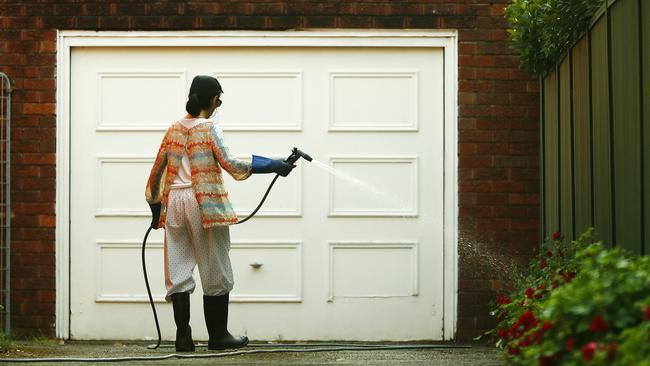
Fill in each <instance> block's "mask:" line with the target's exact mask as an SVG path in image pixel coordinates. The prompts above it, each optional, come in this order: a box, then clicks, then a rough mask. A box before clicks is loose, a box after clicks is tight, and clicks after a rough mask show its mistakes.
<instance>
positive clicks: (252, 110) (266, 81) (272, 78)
mask: <svg viewBox="0 0 650 366" xmlns="http://www.w3.org/2000/svg"><path fill="white" fill-rule="evenodd" d="M214 76H215V77H217V79H218V80H219V82H220V83H221V86H222V88H223V90H224V94H223V98H222V99H223V100H224V102H225V101H227V103H225V104H224V105H223V108H222V109H221V110H220V111H219V114H220V126H221V127H222V128H223V130H224V131H241V130H251V131H300V129H301V126H302V95H303V89H302V72H301V70H268V71H259V70H230V71H227V70H221V71H219V72H216V73H214ZM251 95H255V96H256V97H255V98H251Z"/></svg>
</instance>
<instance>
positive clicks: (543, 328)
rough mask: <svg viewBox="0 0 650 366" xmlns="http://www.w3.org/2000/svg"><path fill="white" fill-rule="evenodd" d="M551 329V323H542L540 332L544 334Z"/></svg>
mask: <svg viewBox="0 0 650 366" xmlns="http://www.w3.org/2000/svg"><path fill="white" fill-rule="evenodd" d="M551 328H553V323H551V322H549V321H548V320H547V321H545V322H544V323H542V330H543V331H545V332H546V331H548V330H550V329H551Z"/></svg>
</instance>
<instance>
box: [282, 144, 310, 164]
mask: <svg viewBox="0 0 650 366" xmlns="http://www.w3.org/2000/svg"><path fill="white" fill-rule="evenodd" d="M300 158H303V159H305V160H307V161H312V158H311V156H309V155H308V154H306V153H305V152H303V151H301V150H300V149H298V148H297V147H294V148H293V150H291V155H289V157H288V158H287V160H285V161H286V162H287V163H289V164H293V163H295V162H296V161H298V159H300Z"/></svg>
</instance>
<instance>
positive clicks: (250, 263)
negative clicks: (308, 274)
mask: <svg viewBox="0 0 650 366" xmlns="http://www.w3.org/2000/svg"><path fill="white" fill-rule="evenodd" d="M230 258H231V262H232V267H233V275H234V277H235V278H236V281H237V288H236V289H235V290H233V292H232V293H231V295H230V299H231V301H234V302H300V301H302V255H301V243H299V242H282V241H258V242H246V243H244V242H235V243H233V244H232V246H231V250H230Z"/></svg>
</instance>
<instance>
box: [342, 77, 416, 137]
mask: <svg viewBox="0 0 650 366" xmlns="http://www.w3.org/2000/svg"><path fill="white" fill-rule="evenodd" d="M329 74H330V78H331V79H330V130H331V131H346V130H347V131H416V130H417V128H418V101H419V94H418V73H417V71H415V70H375V71H369V70H335V71H330V72H329Z"/></svg>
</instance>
